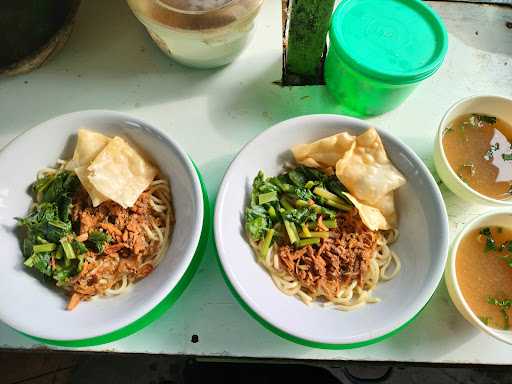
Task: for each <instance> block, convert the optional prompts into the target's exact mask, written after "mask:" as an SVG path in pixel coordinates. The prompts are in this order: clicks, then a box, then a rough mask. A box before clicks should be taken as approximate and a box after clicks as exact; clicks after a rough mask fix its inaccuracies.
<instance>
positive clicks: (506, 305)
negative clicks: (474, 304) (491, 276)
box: [487, 296, 512, 330]
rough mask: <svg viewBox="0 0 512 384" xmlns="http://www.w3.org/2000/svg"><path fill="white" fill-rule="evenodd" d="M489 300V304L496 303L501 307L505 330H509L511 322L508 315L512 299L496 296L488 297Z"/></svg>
mask: <svg viewBox="0 0 512 384" xmlns="http://www.w3.org/2000/svg"><path fill="white" fill-rule="evenodd" d="M487 302H488V303H489V304H493V305H496V306H497V307H498V308H499V309H500V312H501V314H502V316H503V324H504V325H503V329H505V330H508V329H509V328H510V323H509V316H508V312H507V311H508V310H509V309H510V307H512V300H509V299H502V300H498V299H496V298H494V297H490V296H489V298H488V299H487Z"/></svg>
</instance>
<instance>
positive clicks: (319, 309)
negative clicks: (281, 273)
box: [214, 115, 448, 349]
mask: <svg viewBox="0 0 512 384" xmlns="http://www.w3.org/2000/svg"><path fill="white" fill-rule="evenodd" d="M370 127H371V125H370V124H369V123H367V122H365V121H362V120H359V119H354V118H349V117H344V116H339V115H310V116H302V117H297V118H294V119H290V120H287V121H284V122H281V123H279V124H277V125H275V126H273V127H271V128H269V129H268V130H266V131H265V132H263V133H261V134H260V135H259V136H257V137H256V138H255V139H253V140H252V141H251V142H249V143H248V144H247V145H246V146H245V147H244V148H243V149H242V150H241V151H240V153H239V154H238V155H237V156H236V158H235V159H234V160H233V162H232V163H231V165H230V166H229V168H228V170H227V172H226V174H225V176H224V179H223V181H222V184H221V187H220V190H219V194H218V197H217V203H216V208H215V220H214V224H215V226H214V227H215V241H216V245H217V250H218V256H219V263H220V265H221V267H222V271H223V274H224V277H225V280H226V283H227V285H228V286H229V288H230V289H231V291H232V292H233V294H234V296H235V297H236V298H237V299H238V301H239V302H240V304H241V305H242V306H243V307H244V308H245V309H246V310H247V311H248V312H249V313H250V314H251V315H252V316H253V317H254V318H255V319H257V320H258V321H259V322H260V323H262V324H263V325H264V326H266V327H267V328H268V329H270V330H272V331H273V332H274V333H276V334H278V335H280V336H282V337H284V338H286V339H288V340H291V341H294V342H297V343H300V344H304V345H307V346H312V347H318V348H332V349H341V348H354V347H359V346H364V345H368V344H372V343H375V342H378V341H380V340H383V339H385V338H387V337H389V336H391V335H393V334H395V333H396V332H398V331H399V330H400V329H402V328H403V327H404V326H405V325H407V324H408V323H410V322H411V321H412V320H413V319H414V318H415V317H416V316H417V315H418V313H419V312H420V311H421V310H422V308H423V307H424V306H425V305H426V304H427V302H428V301H429V299H430V297H431V296H432V294H433V293H434V291H435V289H436V287H437V285H438V283H439V281H440V279H441V276H442V273H443V269H444V265H445V261H446V257H447V246H448V220H447V214H446V210H445V206H444V203H443V200H442V197H441V194H440V192H439V189H438V187H437V185H436V183H435V181H434V179H433V177H432V176H431V174H430V173H429V171H428V169H427V168H426V167H425V165H424V164H423V163H422V161H421V160H420V159H419V157H418V156H417V155H416V154H415V153H414V152H413V151H412V150H411V149H410V148H409V147H407V146H406V145H405V144H403V143H402V142H401V141H399V140H398V139H396V138H395V137H393V136H391V135H390V134H388V133H386V132H385V131H379V134H380V137H381V139H382V141H383V144H384V147H385V149H386V151H387V153H388V156H389V158H390V160H391V162H392V163H393V164H394V165H395V167H396V168H397V169H398V170H399V171H400V172H401V173H402V174H403V175H404V176H405V178H406V179H407V183H406V184H405V185H404V186H402V187H400V188H399V189H398V193H397V196H396V207H397V212H398V215H399V226H398V229H399V231H400V235H399V238H398V240H397V241H396V242H395V243H394V244H393V245H392V250H393V251H395V252H397V253H399V254H400V258H401V263H402V269H401V271H400V273H399V274H398V276H396V277H395V278H394V279H393V280H391V281H389V282H385V283H384V282H383V283H379V285H378V286H377V288H376V289H375V294H376V295H377V296H378V297H379V298H380V299H381V302H379V303H375V304H367V305H365V306H363V307H362V308H359V309H357V310H352V311H349V312H342V311H337V310H335V309H333V308H326V307H323V306H322V305H321V304H319V303H317V302H314V303H312V304H311V305H305V304H304V303H303V302H301V301H300V300H298V299H297V298H296V297H293V296H287V295H284V294H283V293H282V292H280V291H279V290H278V289H277V288H276V286H275V285H274V284H273V282H272V279H271V278H270V276H269V274H268V273H267V272H266V270H264V269H263V268H262V267H261V265H260V264H258V263H257V262H256V259H255V256H254V254H253V250H252V248H251V246H250V245H249V243H248V241H247V238H246V234H245V230H244V223H243V216H244V210H245V207H246V206H247V204H248V201H249V195H250V193H251V183H252V181H253V178H254V177H255V176H256V174H258V171H259V170H263V171H264V172H265V174H266V175H269V176H275V175H278V174H279V173H280V172H282V171H283V166H284V165H285V164H289V163H290V162H291V161H292V159H293V158H292V154H291V151H290V148H291V147H292V146H294V145H296V144H301V143H310V142H312V141H315V140H319V139H322V138H324V137H327V136H331V135H335V134H338V133H341V132H345V131H346V132H348V133H350V134H353V135H359V134H362V133H363V132H365V131H366V130H367V129H368V128H370Z"/></svg>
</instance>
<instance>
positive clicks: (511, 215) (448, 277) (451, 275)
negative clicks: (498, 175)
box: [444, 208, 512, 344]
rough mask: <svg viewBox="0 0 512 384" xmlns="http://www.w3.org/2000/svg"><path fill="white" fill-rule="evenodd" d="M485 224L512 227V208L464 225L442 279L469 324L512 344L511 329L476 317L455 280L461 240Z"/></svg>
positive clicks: (482, 216) (453, 245)
mask: <svg viewBox="0 0 512 384" xmlns="http://www.w3.org/2000/svg"><path fill="white" fill-rule="evenodd" d="M485 226H501V227H512V208H508V209H499V210H494V211H490V212H487V213H484V214H482V215H480V216H479V217H477V218H476V219H474V220H473V221H471V222H469V223H468V224H466V225H465V226H464V228H463V229H462V231H461V232H460V233H459V234H458V235H457V237H456V239H455V241H454V242H453V244H452V247H451V250H450V256H449V258H448V262H447V264H446V270H445V273H444V279H445V282H446V287H447V288H448V293H449V294H450V297H451V299H452V301H453V304H455V307H456V308H457V309H458V310H459V312H460V313H461V314H462V316H464V318H465V319H466V320H467V321H469V322H470V323H471V325H473V326H475V327H476V328H478V329H480V330H482V331H484V332H485V333H487V334H489V335H491V336H492V337H494V338H496V339H498V340H500V341H503V342H505V343H507V344H512V331H510V330H508V331H505V330H499V329H495V328H491V327H488V326H487V325H485V324H484V323H482V322H481V321H480V320H479V319H478V317H477V316H476V315H475V314H474V313H473V311H472V310H471V308H470V307H469V305H468V303H467V302H466V299H464V296H463V295H462V292H461V290H460V287H459V283H458V281H457V270H456V259H457V250H458V248H459V245H460V242H461V240H462V239H463V238H464V236H465V235H466V234H467V233H469V232H471V231H472V230H474V229H476V228H481V227H485Z"/></svg>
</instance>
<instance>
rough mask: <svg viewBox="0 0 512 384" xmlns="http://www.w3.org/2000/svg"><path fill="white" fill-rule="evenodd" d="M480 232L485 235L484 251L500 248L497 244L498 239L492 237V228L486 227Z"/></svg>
mask: <svg viewBox="0 0 512 384" xmlns="http://www.w3.org/2000/svg"><path fill="white" fill-rule="evenodd" d="M480 234H481V235H482V236H484V237H485V247H484V252H485V253H487V252H489V251H497V250H498V248H497V246H496V241H495V240H494V238H493V237H492V233H491V228H489V227H484V228H482V229H480Z"/></svg>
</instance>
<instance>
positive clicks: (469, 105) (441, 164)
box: [434, 96, 512, 207]
mask: <svg viewBox="0 0 512 384" xmlns="http://www.w3.org/2000/svg"><path fill="white" fill-rule="evenodd" d="M468 113H481V114H487V115H491V116H496V117H499V118H500V119H502V120H504V121H506V122H508V123H509V124H512V100H511V99H507V98H506V97H501V96H471V97H467V98H465V99H462V100H460V101H458V102H456V103H455V104H454V105H452V106H451V108H450V109H449V110H448V111H447V112H446V113H445V115H444V117H443V119H442V120H441V123H440V124H439V128H438V130H437V136H436V140H435V143H434V164H435V167H436V170H437V173H438V174H439V177H440V178H441V180H443V183H445V184H446V186H447V187H448V188H449V189H450V190H451V191H452V192H453V193H455V194H456V195H457V196H459V197H460V198H462V199H464V200H465V201H467V202H470V203H474V204H482V205H488V206H492V207H510V206H512V199H510V200H498V199H493V198H491V197H488V196H485V195H483V194H481V193H479V192H477V191H475V190H474V189H472V188H471V187H469V186H468V185H467V184H466V183H464V182H463V181H462V180H461V179H460V178H459V177H458V176H457V174H456V173H455V171H454V170H453V169H452V167H451V166H450V164H449V163H448V159H447V158H446V155H445V153H444V148H443V133H444V130H445V129H446V127H447V126H448V125H449V124H450V123H451V122H452V121H453V120H454V119H456V118H457V117H459V116H461V115H464V114H468Z"/></svg>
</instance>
